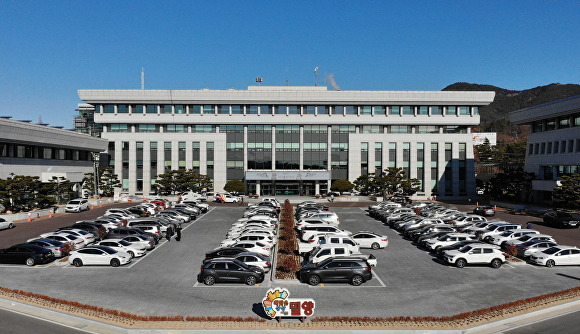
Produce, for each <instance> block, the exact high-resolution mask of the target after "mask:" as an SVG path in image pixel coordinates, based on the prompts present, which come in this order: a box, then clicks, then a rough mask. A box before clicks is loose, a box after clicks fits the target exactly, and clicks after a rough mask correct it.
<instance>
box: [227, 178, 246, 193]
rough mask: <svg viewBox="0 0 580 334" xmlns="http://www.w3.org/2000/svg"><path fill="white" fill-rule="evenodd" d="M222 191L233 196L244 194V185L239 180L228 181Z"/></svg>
mask: <svg viewBox="0 0 580 334" xmlns="http://www.w3.org/2000/svg"><path fill="white" fill-rule="evenodd" d="M224 190H225V191H227V192H230V193H234V194H238V193H245V192H246V185H245V184H244V182H242V181H240V180H230V181H228V182H227V183H226V185H225V186H224Z"/></svg>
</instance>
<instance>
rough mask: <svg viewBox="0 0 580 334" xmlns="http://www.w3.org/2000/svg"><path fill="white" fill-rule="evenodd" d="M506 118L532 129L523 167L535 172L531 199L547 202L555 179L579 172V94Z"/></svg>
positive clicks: (515, 113)
mask: <svg viewBox="0 0 580 334" xmlns="http://www.w3.org/2000/svg"><path fill="white" fill-rule="evenodd" d="M509 118H510V121H511V122H512V123H515V124H518V125H522V124H527V125H530V126H531V128H532V133H531V134H529V135H528V143H527V144H528V147H527V150H526V161H525V165H524V170H525V171H526V172H532V173H535V174H536V180H534V181H532V190H533V200H534V201H535V202H540V203H550V202H551V200H552V192H553V190H554V187H556V186H558V180H561V179H562V176H563V175H571V174H576V173H580V95H577V96H573V97H569V98H566V99H562V100H557V101H553V102H549V103H545V104H542V105H538V106H534V107H530V108H525V109H521V110H517V111H514V112H511V113H510V114H509Z"/></svg>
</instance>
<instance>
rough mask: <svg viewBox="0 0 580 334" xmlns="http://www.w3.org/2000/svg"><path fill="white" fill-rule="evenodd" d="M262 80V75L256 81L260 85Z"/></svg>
mask: <svg viewBox="0 0 580 334" xmlns="http://www.w3.org/2000/svg"><path fill="white" fill-rule="evenodd" d="M262 81H264V79H262V78H260V77H258V78H256V82H257V83H258V86H260V85H261V83H262Z"/></svg>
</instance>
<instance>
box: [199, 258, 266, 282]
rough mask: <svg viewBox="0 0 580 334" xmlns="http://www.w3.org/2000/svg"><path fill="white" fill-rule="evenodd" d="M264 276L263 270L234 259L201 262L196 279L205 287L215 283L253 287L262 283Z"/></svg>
mask: <svg viewBox="0 0 580 334" xmlns="http://www.w3.org/2000/svg"><path fill="white" fill-rule="evenodd" d="M264 276H265V275H264V270H263V269H262V268H260V267H256V266H248V265H246V264H244V263H243V262H242V261H240V260H236V259H229V258H217V259H210V260H204V261H203V263H202V265H201V271H200V273H199V275H198V276H197V277H198V278H197V279H198V282H203V283H204V284H205V285H214V284H215V283H216V282H228V283H229V282H231V283H246V284H247V285H255V284H256V283H261V282H263V281H264Z"/></svg>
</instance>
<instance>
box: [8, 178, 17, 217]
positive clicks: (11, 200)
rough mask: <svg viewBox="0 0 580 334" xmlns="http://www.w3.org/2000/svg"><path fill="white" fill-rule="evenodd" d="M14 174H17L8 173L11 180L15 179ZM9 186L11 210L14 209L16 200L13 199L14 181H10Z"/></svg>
mask: <svg viewBox="0 0 580 334" xmlns="http://www.w3.org/2000/svg"><path fill="white" fill-rule="evenodd" d="M14 176H15V175H14V173H10V174H9V175H8V179H9V180H10V181H13V180H14ZM9 187H10V188H9V189H10V190H9V191H8V196H9V197H10V210H11V211H14V200H13V199H12V182H10V184H9Z"/></svg>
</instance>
